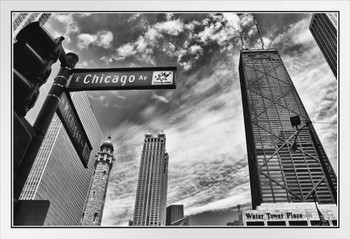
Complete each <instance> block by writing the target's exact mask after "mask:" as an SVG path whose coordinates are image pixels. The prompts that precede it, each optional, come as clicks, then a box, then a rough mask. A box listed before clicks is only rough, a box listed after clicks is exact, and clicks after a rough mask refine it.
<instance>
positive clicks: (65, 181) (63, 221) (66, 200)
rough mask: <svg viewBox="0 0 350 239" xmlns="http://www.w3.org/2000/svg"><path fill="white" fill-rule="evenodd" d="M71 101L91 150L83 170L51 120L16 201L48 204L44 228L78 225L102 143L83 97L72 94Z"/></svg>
mask: <svg viewBox="0 0 350 239" xmlns="http://www.w3.org/2000/svg"><path fill="white" fill-rule="evenodd" d="M72 99H73V102H74V105H75V107H76V109H77V112H78V114H79V117H80V119H81V121H82V123H83V126H84V129H85V131H86V133H87V136H88V137H89V140H90V142H91V145H92V147H93V150H92V151H91V154H90V159H89V162H88V168H84V166H83V164H82V163H81V161H80V159H79V156H78V154H77V153H76V151H75V149H74V147H73V145H72V143H71V140H70V138H69V136H68V134H67V132H66V131H65V129H64V127H63V125H62V123H61V121H60V119H59V118H58V116H57V115H55V116H54V117H53V120H52V122H51V124H50V127H49V129H48V131H47V133H46V135H45V138H44V141H43V143H42V145H41V147H40V150H39V152H38V154H37V157H36V159H35V161H34V164H33V166H32V169H31V171H30V173H29V175H28V179H27V181H26V183H25V185H24V188H23V190H22V193H21V195H20V198H19V199H20V200H49V201H50V207H49V210H48V213H47V216H46V219H45V222H44V226H54V225H59V226H60V225H80V222H81V216H82V214H83V210H84V204H85V199H86V196H87V194H88V191H89V187H90V182H91V179H92V175H93V171H94V169H95V167H94V164H95V160H94V156H95V155H96V154H97V152H98V151H97V150H98V148H99V146H100V143H101V139H102V132H101V129H100V127H99V125H98V122H97V120H96V118H95V114H94V112H93V110H92V108H91V106H90V103H89V100H88V97H87V96H86V93H85V92H76V93H73V94H72Z"/></svg>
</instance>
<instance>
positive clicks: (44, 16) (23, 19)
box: [12, 13, 51, 38]
mask: <svg viewBox="0 0 350 239" xmlns="http://www.w3.org/2000/svg"><path fill="white" fill-rule="evenodd" d="M50 16H51V13H13V16H12V28H13V35H12V36H13V38H15V37H16V35H17V34H18V32H19V31H20V30H21V29H22V28H23V27H25V26H27V25H28V24H29V23H32V22H39V23H40V25H44V24H45V23H46V21H47V20H48V19H49V18H50Z"/></svg>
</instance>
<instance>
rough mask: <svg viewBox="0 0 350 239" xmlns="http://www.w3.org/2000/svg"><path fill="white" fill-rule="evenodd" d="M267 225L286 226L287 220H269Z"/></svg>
mask: <svg viewBox="0 0 350 239" xmlns="http://www.w3.org/2000/svg"><path fill="white" fill-rule="evenodd" d="M267 225H268V226H285V225H286V222H285V221H268V222H267Z"/></svg>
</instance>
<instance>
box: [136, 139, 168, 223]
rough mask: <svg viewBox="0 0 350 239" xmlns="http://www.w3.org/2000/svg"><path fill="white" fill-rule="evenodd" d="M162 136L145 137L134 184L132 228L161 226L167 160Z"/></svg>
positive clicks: (165, 199)
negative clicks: (137, 174)
mask: <svg viewBox="0 0 350 239" xmlns="http://www.w3.org/2000/svg"><path fill="white" fill-rule="evenodd" d="M165 143H166V137H165V134H164V133H160V134H158V136H156V137H153V136H152V134H151V133H147V134H146V135H145V140H144V145H143V150H142V155H141V162H140V170H139V177H138V183H137V191H136V200H135V210H134V219H133V226H164V225H165V219H166V202H167V189H168V161H169V156H168V153H166V151H165Z"/></svg>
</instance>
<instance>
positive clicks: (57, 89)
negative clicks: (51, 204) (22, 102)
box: [14, 49, 79, 201]
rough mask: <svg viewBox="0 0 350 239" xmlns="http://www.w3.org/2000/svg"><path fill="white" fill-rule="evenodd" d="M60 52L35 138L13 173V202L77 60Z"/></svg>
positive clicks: (74, 55) (26, 175) (69, 54)
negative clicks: (56, 72) (58, 67)
mask: <svg viewBox="0 0 350 239" xmlns="http://www.w3.org/2000/svg"><path fill="white" fill-rule="evenodd" d="M62 51H63V52H62V53H61V55H60V61H61V69H60V71H59V72H58V75H57V76H56V77H55V79H54V83H53V85H52V87H51V89H50V92H49V94H48V95H47V97H46V100H45V102H44V104H43V106H42V108H41V110H40V112H39V115H38V117H37V119H36V121H35V123H34V129H35V130H36V136H35V137H34V138H33V140H32V142H31V143H30V146H29V148H28V151H27V152H26V155H25V157H24V160H23V161H22V164H21V166H20V167H19V169H18V172H15V175H16V178H15V182H14V183H15V190H14V199H15V201H17V200H18V199H19V196H20V194H21V192H22V190H23V187H24V184H25V182H26V180H27V178H28V175H29V172H30V170H31V168H32V165H33V163H34V160H35V158H36V155H37V153H38V152H39V149H40V146H41V144H42V142H43V140H44V137H45V134H46V132H47V129H48V128H49V125H50V123H51V120H52V118H53V116H54V113H55V112H56V109H57V107H58V104H59V101H60V97H61V95H62V92H63V91H64V88H65V86H66V84H67V83H68V79H69V77H70V76H71V74H72V71H73V69H74V67H75V65H76V63H77V62H78V60H79V58H78V56H77V55H76V54H74V53H68V54H65V53H64V50H63V49H62Z"/></svg>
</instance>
